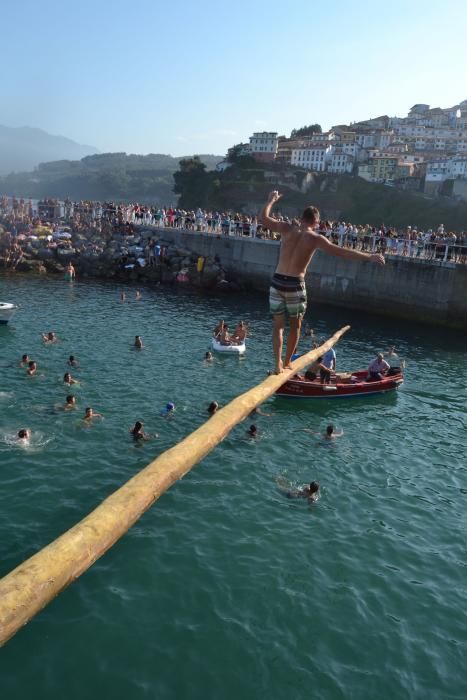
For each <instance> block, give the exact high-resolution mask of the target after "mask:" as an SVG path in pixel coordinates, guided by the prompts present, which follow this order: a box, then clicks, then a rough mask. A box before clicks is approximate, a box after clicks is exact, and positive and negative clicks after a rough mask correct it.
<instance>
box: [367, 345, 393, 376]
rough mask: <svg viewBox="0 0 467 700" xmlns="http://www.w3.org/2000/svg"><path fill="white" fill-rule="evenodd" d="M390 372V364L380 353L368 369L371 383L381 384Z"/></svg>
mask: <svg viewBox="0 0 467 700" xmlns="http://www.w3.org/2000/svg"><path fill="white" fill-rule="evenodd" d="M388 371H389V363H388V362H386V360H385V359H384V355H383V353H382V352H379V353H378V354H377V355H376V357H375V359H374V360H373V362H372V363H371V364H370V366H369V367H368V379H367V381H369V382H380V381H381V379H383V378H384V377H385V375H386V374H387V373H388Z"/></svg>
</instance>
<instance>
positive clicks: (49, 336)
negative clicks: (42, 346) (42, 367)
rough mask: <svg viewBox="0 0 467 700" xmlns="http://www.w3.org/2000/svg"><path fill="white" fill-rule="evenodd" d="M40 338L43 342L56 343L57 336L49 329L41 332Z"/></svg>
mask: <svg viewBox="0 0 467 700" xmlns="http://www.w3.org/2000/svg"><path fill="white" fill-rule="evenodd" d="M42 340H43V341H44V343H56V342H57V341H58V337H57V335H56V334H55V333H54V332H53V331H49V332H48V333H42Z"/></svg>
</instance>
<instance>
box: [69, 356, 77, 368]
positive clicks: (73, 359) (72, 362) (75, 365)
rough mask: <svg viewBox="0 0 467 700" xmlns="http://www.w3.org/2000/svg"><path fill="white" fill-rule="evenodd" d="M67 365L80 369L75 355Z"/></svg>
mask: <svg viewBox="0 0 467 700" xmlns="http://www.w3.org/2000/svg"><path fill="white" fill-rule="evenodd" d="M67 364H68V365H70V367H79V362H78V360H77V359H76V358H75V356H74V355H70V357H69V358H68V361H67Z"/></svg>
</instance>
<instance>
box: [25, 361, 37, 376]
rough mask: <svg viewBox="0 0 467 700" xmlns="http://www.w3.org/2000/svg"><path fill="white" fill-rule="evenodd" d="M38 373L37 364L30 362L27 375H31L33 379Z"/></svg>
mask: <svg viewBox="0 0 467 700" xmlns="http://www.w3.org/2000/svg"><path fill="white" fill-rule="evenodd" d="M36 372H37V362H36V361H35V360H29V362H28V368H27V370H26V374H27V375H29V376H30V377H33V376H34V375H35V374H36Z"/></svg>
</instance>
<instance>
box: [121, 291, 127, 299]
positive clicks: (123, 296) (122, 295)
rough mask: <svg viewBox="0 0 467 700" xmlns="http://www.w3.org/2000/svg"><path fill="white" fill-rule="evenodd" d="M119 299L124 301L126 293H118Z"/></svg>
mask: <svg viewBox="0 0 467 700" xmlns="http://www.w3.org/2000/svg"><path fill="white" fill-rule="evenodd" d="M120 301H126V294H125V292H122V293H121V294H120Z"/></svg>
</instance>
